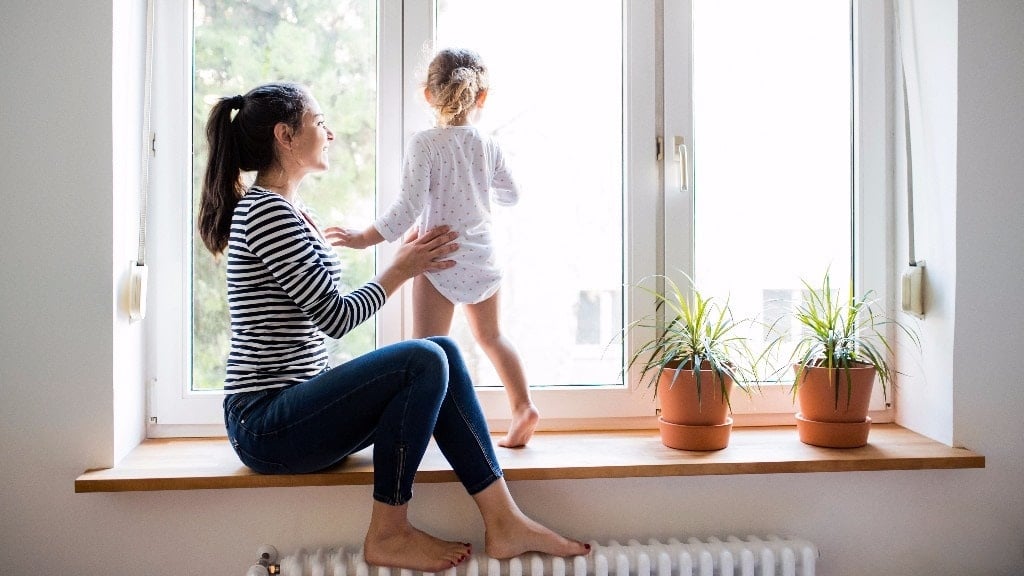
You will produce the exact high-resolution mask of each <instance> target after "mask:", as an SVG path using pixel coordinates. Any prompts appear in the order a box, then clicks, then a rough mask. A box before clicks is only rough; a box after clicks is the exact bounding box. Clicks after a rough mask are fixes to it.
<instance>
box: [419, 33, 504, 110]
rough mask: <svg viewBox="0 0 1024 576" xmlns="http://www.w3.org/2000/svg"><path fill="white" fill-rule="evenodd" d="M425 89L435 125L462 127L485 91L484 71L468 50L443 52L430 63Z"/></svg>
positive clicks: (474, 53)
mask: <svg viewBox="0 0 1024 576" xmlns="http://www.w3.org/2000/svg"><path fill="white" fill-rule="evenodd" d="M425 87H426V88H427V90H429V91H430V97H431V105H432V106H433V107H434V110H435V112H436V113H437V123H438V124H439V125H441V126H448V125H450V124H452V123H455V122H458V123H462V122H464V121H465V120H466V118H467V117H468V116H469V113H470V112H472V111H473V109H474V108H475V107H476V101H477V97H478V96H479V95H480V93H481V92H483V91H485V90H487V87H488V79H487V67H486V66H484V62H483V60H482V59H481V58H480V55H479V54H477V53H476V52H473V51H472V50H466V49H464V48H446V49H444V50H441V51H440V52H438V53H437V55H436V56H434V59H433V60H431V61H430V66H429V67H427V81H426V83H425Z"/></svg>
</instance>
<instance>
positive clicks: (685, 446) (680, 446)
mask: <svg viewBox="0 0 1024 576" xmlns="http://www.w3.org/2000/svg"><path fill="white" fill-rule="evenodd" d="M658 428H659V429H660V430H661V443H662V444H664V445H665V446H668V447H669V448H675V449H676V450H700V451H709V450H721V449H722V448H725V447H726V446H728V445H729V432H730V431H731V430H732V418H726V419H725V424H718V425H710V426H687V425H685V424H673V423H671V422H666V421H665V420H664V419H663V418H661V417H659V418H658Z"/></svg>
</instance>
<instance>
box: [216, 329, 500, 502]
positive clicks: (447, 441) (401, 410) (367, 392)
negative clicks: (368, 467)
mask: <svg viewBox="0 0 1024 576" xmlns="http://www.w3.org/2000/svg"><path fill="white" fill-rule="evenodd" d="M224 419H225V423H226V424H227V430H228V437H229V439H230V441H231V445H232V446H233V447H234V449H235V452H236V453H237V454H238V457H239V458H240V459H241V460H242V463H244V464H245V465H246V466H248V467H250V468H252V469H253V470H255V471H256V472H260V473H263V474H301V473H307V472H316V471H320V470H324V469H326V468H330V467H332V466H334V465H335V464H338V463H339V462H341V461H342V460H343V459H344V458H345V457H346V456H348V455H349V454H352V453H353V452H357V451H359V450H362V449H363V448H366V447H367V446H369V445H371V444H373V445H374V448H373V468H374V480H373V497H374V499H375V500H378V501H380V502H383V503H385V504H391V505H399V504H404V503H406V502H408V501H409V500H410V499H411V498H412V483H413V479H414V477H415V476H416V470H417V469H418V468H419V465H420V461H421V460H422V459H423V454H424V452H425V451H426V449H427V444H428V443H429V442H430V437H431V435H433V437H434V439H435V440H436V441H437V445H438V447H439V448H440V449H441V452H442V453H443V454H444V456H445V458H447V460H448V462H449V463H450V464H451V466H452V469H453V470H454V471H455V474H456V475H457V476H458V478H459V480H460V481H461V482H462V484H463V485H464V486H465V487H466V490H467V491H468V492H469V493H470V494H476V493H477V492H479V491H481V490H483V489H484V488H486V487H487V486H489V485H490V484H491V483H492V482H494V481H495V480H497V479H498V478H500V477H501V475H502V471H501V467H500V466H499V464H498V459H497V457H496V456H495V453H494V446H493V445H492V444H491V437H490V433H489V431H488V429H487V423H486V421H485V420H484V416H483V412H482V411H481V409H480V404H479V402H478V401H477V397H476V392H475V391H474V390H473V382H472V381H471V379H470V377H469V373H468V371H467V370H466V365H465V362H464V361H463V359H462V354H461V353H460V352H459V349H458V346H457V345H456V344H455V342H454V341H453V340H451V339H450V338H446V337H434V338H428V339H425V340H407V341H404V342H399V343H397V344H392V345H390V346H386V347H383V348H380V349H378V350H375V351H373V352H370V353H368V354H365V355H363V356H360V357H358V358H355V359H353V360H350V361H349V362H346V363H344V364H342V365H341V366H337V367H335V368H332V369H329V370H325V371H324V372H322V373H320V374H319V375H317V376H315V377H314V378H312V379H310V380H309V381H307V382H304V383H302V384H297V385H295V386H292V387H290V388H283V389H272V390H260V391H257V392H242V393H238V394H231V395H228V396H226V397H225V398H224Z"/></svg>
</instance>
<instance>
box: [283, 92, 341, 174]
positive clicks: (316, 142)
mask: <svg viewBox="0 0 1024 576" xmlns="http://www.w3.org/2000/svg"><path fill="white" fill-rule="evenodd" d="M332 140H334V132H331V130H330V128H328V127H327V124H326V122H325V121H324V115H323V112H322V111H321V110H320V104H319V103H317V101H316V99H315V98H313V97H312V96H310V97H309V103H308V105H307V106H306V111H305V112H303V113H302V125H301V126H300V127H299V130H298V132H296V133H295V136H294V137H293V139H292V149H291V155H292V156H293V158H294V159H295V161H296V162H297V163H298V165H299V166H301V167H303V168H305V169H306V170H307V171H309V172H323V171H324V170H327V168H328V167H329V166H330V164H329V161H328V159H327V148H328V147H329V146H330V144H331V141H332Z"/></svg>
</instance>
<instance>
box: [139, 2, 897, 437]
mask: <svg viewBox="0 0 1024 576" xmlns="http://www.w3.org/2000/svg"><path fill="white" fill-rule="evenodd" d="M884 5H885V2H884V0H854V6H855V16H854V22H855V25H854V38H855V39H854V43H855V46H856V47H857V50H856V51H855V53H856V57H855V66H854V68H855V75H856V77H855V78H854V82H853V85H854V86H855V94H854V108H855V118H856V119H857V122H856V124H855V129H854V133H855V134H854V146H855V149H856V151H857V154H856V155H855V158H856V163H855V166H854V197H855V213H856V214H857V220H856V222H855V228H856V232H855V244H854V250H855V252H856V253H857V254H858V255H859V257H858V258H857V259H856V262H857V263H856V266H855V271H854V272H855V278H856V280H855V281H856V283H857V285H858V286H859V287H861V288H866V289H873V290H874V291H875V292H876V293H877V294H879V295H881V296H882V298H883V300H884V301H886V302H888V301H889V300H890V298H888V296H887V295H888V294H889V293H890V290H889V285H888V281H887V278H889V276H890V275H889V274H888V270H889V268H890V266H891V264H890V261H891V258H892V255H891V254H889V253H888V246H891V245H892V243H891V242H890V241H889V240H890V239H891V236H892V232H891V225H890V219H891V218H890V216H889V210H888V206H889V196H890V193H889V188H890V185H889V184H890V183H889V178H888V175H887V174H888V159H889V156H890V154H889V151H890V146H889V139H888V136H887V134H888V130H886V128H885V127H886V121H887V103H888V101H889V96H888V92H889V87H888V82H887V76H886V73H885V71H886V62H887V61H888V58H889V49H888V46H889V41H888V36H887V33H886V29H887V28H886V21H887V17H886V14H885V7H884ZM623 7H624V8H623V9H624V11H625V12H624V14H625V23H624V26H625V30H624V39H625V42H626V46H625V49H624V62H625V63H626V70H625V71H624V95H623V96H624V107H625V111H624V113H625V116H624V124H625V127H626V129H625V134H624V141H623V146H624V155H625V158H624V166H623V170H624V181H625V183H626V184H625V186H626V187H627V189H628V194H627V201H626V205H625V206H624V209H625V226H626V238H625V240H626V242H625V246H626V250H627V251H628V253H629V254H632V255H633V257H632V258H626V259H625V260H626V262H625V266H626V268H625V270H626V274H625V275H626V279H627V289H626V292H625V294H624V295H623V302H624V305H625V313H626V319H625V321H626V322H628V321H629V319H631V318H639V317H642V316H644V315H646V314H649V313H650V312H651V307H652V304H653V303H652V302H651V298H650V297H649V296H647V295H646V293H644V292H639V293H638V292H637V291H635V290H631V289H629V288H628V286H632V285H635V284H636V283H638V282H639V281H640V280H641V279H642V278H645V277H647V276H649V275H651V274H654V273H665V272H666V271H672V270H677V269H682V270H686V271H689V270H692V264H693V254H692V246H689V245H686V244H684V243H676V242H672V241H671V239H673V238H680V237H682V236H680V235H676V234H665V230H664V228H663V227H664V224H665V222H666V221H670V220H671V221H675V222H679V221H685V222H692V217H693V214H692V203H690V202H688V201H687V198H686V197H683V196H681V195H680V194H679V193H678V172H677V171H678V168H677V167H676V165H675V163H674V162H673V159H672V155H671V149H670V148H669V147H665V148H666V150H665V151H664V154H663V158H662V159H658V158H657V154H658V146H659V144H658V142H659V141H661V142H671V138H672V136H675V135H682V136H684V137H685V138H687V141H688V142H693V125H692V120H691V118H690V114H689V112H685V113H684V111H688V110H692V105H690V104H691V103H692V99H691V90H690V84H689V75H690V62H689V60H688V59H687V58H685V57H678V56H673V55H681V54H682V55H685V54H689V53H690V45H689V43H690V35H689V33H688V32H687V33H681V32H680V31H689V30H690V11H691V0H681V1H672V2H664V3H661V2H657V1H640V2H637V1H635V0H624V1H623ZM156 10H157V13H156V24H157V27H156V36H155V50H154V54H155V56H154V57H155V66H154V70H155V71H156V73H155V74H154V86H153V94H154V106H153V110H154V113H153V126H154V129H155V130H156V132H157V136H158V141H157V155H156V157H155V159H154V162H153V182H154V185H153V188H154V191H153V195H152V199H151V201H150V213H151V217H150V230H151V234H150V237H151V238H154V239H155V240H154V241H153V245H152V247H151V250H152V252H151V253H152V256H151V262H152V263H153V265H152V271H151V277H150V278H151V286H152V295H151V297H152V300H151V305H150V307H149V309H150V314H149V318H148V322H149V324H150V327H151V329H150V330H149V332H148V334H147V356H146V365H147V373H148V374H150V379H149V382H148V386H149V391H148V392H149V398H150V406H149V426H148V434H149V436H150V437H169V436H219V435H223V433H224V432H223V414H222V409H221V399H222V394H220V393H209V392H205V393H204V392H189V391H186V390H185V386H184V384H183V383H185V382H188V381H189V379H190V358H191V354H190V350H189V348H188V346H189V335H188V334H187V330H186V329H187V328H188V326H189V325H190V318H189V316H190V314H191V302H190V293H189V291H190V287H189V281H188V278H189V274H188V271H189V270H190V259H191V247H190V244H189V242H188V241H187V238H189V234H190V233H191V230H192V227H193V223H192V221H191V205H190V199H189V198H188V197H187V195H185V194H182V193H181V191H182V190H188V189H189V188H190V186H191V178H190V174H191V156H190V146H191V122H181V118H191V105H192V95H191V90H192V77H191V74H192V71H191V45H192V36H191V35H192V13H191V10H192V9H191V2H189V1H187V0H178V1H174V2H158V3H157V4H156ZM434 15H435V9H434V2H433V0H380V1H379V2H378V21H379V26H378V54H377V58H378V89H379V91H378V150H377V159H378V166H377V189H378V191H379V192H380V194H379V195H378V199H377V202H378V206H379V207H381V208H382V207H384V206H386V205H387V203H389V201H390V199H391V198H389V197H387V193H386V192H385V191H395V190H398V189H399V185H398V184H399V182H398V180H399V178H400V174H401V162H402V152H403V150H404V149H405V142H406V139H407V138H408V137H409V136H410V135H411V134H412V133H413V132H414V131H415V130H417V129H420V128H422V127H423V126H417V125H416V123H417V122H419V121H420V119H421V117H420V115H419V113H418V110H419V108H418V104H416V105H413V106H409V105H406V104H408V103H418V101H419V100H418V99H420V98H422V89H421V87H420V86H419V85H418V84H417V79H416V77H415V74H413V73H412V71H413V69H414V68H415V66H417V65H418V64H420V62H419V59H420V58H421V47H422V41H423V40H424V39H432V31H433V25H434ZM411 39H412V40H411ZM659 40H661V42H662V45H660V46H659V45H658V41H659ZM659 86H660V87H661V90H660V92H659V90H658V87H659ZM666 101H668V102H672V106H666V105H665V103H666ZM681 103H682V104H683V105H681ZM396 110H403V111H404V112H403V114H397V113H395V111H396ZM691 176H692V174H691ZM684 236H685V235H684ZM395 249H396V245H389V244H382V245H379V246H378V247H377V248H376V250H377V253H376V254H377V258H378V262H386V261H389V260H390V259H391V258H392V257H393V255H394V251H395ZM669 275H671V274H669ZM410 310H411V300H410V297H409V294H408V291H407V290H403V292H402V294H401V295H398V296H396V297H393V298H392V299H391V300H389V302H388V304H386V305H385V307H384V308H383V309H382V310H381V311H380V312H379V313H378V315H377V317H376V321H377V342H378V345H381V344H384V343H387V342H394V341H398V340H400V339H402V338H404V337H406V335H408V334H409V333H410V331H411V314H409V311H410ZM650 335H651V334H645V333H643V332H636V333H633V334H630V335H629V336H628V338H627V341H626V343H625V346H626V350H627V357H628V350H631V349H633V347H634V344H633V343H634V342H636V341H639V340H642V339H645V338H647V337H649V336H650ZM638 380H639V374H638V373H637V371H636V370H634V371H633V373H631V374H630V375H629V378H628V382H629V384H628V385H626V386H621V387H593V388H591V387H586V388H583V387H564V388H545V389H537V390H534V391H532V394H533V396H534V400H535V402H537V404H538V406H539V407H540V409H541V412H542V414H543V416H544V417H543V419H542V429H567V428H574V429H586V428H602V429H615V428H637V427H653V426H654V419H653V418H651V416H652V415H653V414H654V413H655V405H654V403H653V402H652V400H651V396H652V393H651V391H649V390H647V389H646V388H644V387H638V386H637V385H636V383H637V382H638ZM876 388H878V387H876ZM763 392H764V394H762V395H759V396H757V397H756V398H755V399H754V401H752V402H751V401H747V400H745V399H744V398H742V397H740V398H736V399H734V400H733V408H734V411H735V413H736V416H735V418H736V424H737V425H767V424H780V423H786V424H790V423H792V413H793V412H794V407H793V403H792V400H791V398H790V396H789V394H788V388H787V387H784V386H770V387H764V390H763ZM581 394H586V398H585V400H581V396H580V395H581ZM878 395H879V398H878V399H877V400H876V401H875V402H874V403H873V405H872V408H873V410H875V412H873V413H872V416H873V418H874V419H875V420H876V421H886V420H892V414H893V411H892V410H891V409H890V408H888V407H886V406H885V405H884V404H883V403H882V402H881V398H880V393H879V394H878ZM737 396H742V395H737ZM479 397H480V399H481V403H482V404H483V406H484V409H485V412H486V413H487V414H489V415H496V417H493V418H490V419H489V420H490V421H491V424H492V426H494V427H495V429H501V428H502V426H503V425H505V424H507V420H506V419H503V418H505V417H507V416H504V415H507V413H508V407H507V401H506V398H505V393H504V390H503V389H501V388H485V389H480V390H479ZM891 401H892V399H891V398H890V403H891Z"/></svg>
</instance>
